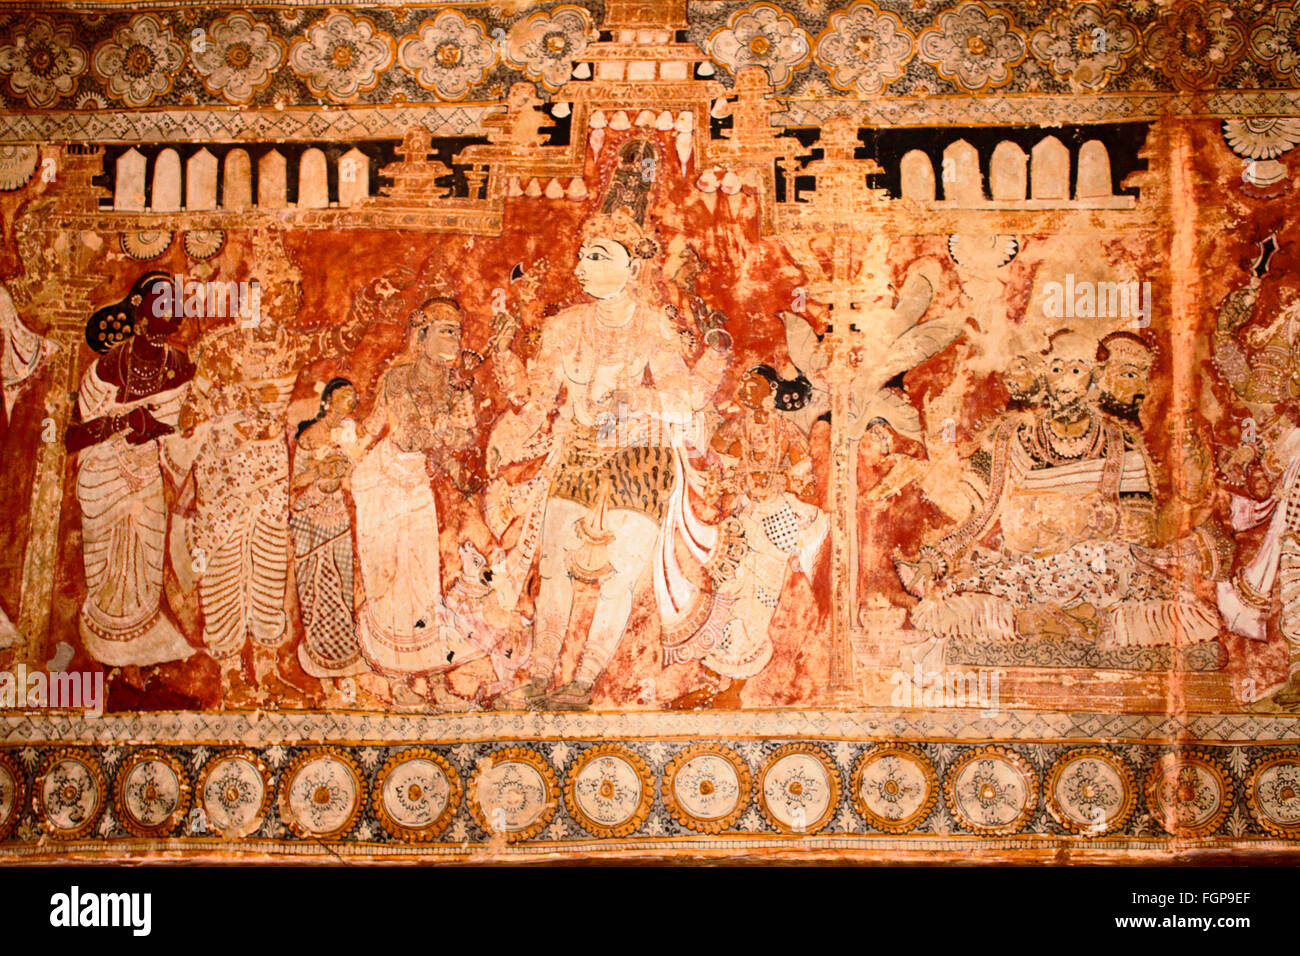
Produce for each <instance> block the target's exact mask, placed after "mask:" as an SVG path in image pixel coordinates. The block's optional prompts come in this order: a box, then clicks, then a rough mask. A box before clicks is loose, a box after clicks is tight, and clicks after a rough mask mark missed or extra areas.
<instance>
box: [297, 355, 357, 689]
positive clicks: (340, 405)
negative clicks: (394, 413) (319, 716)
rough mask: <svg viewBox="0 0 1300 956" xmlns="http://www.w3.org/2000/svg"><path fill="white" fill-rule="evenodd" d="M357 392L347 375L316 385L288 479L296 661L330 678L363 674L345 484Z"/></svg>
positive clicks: (354, 452)
mask: <svg viewBox="0 0 1300 956" xmlns="http://www.w3.org/2000/svg"><path fill="white" fill-rule="evenodd" d="M356 406H357V392H356V389H355V388H354V387H353V385H352V383H351V382H350V381H348V380H347V379H346V378H334V379H331V380H330V381H329V382H328V383H327V384H326V385H325V388H324V389H322V391H321V396H320V410H319V411H318V412H317V413H316V417H315V418H310V419H308V420H307V421H304V422H302V423H300V424H299V425H298V434H297V450H296V452H295V454H294V462H293V480H292V482H291V485H290V489H291V490H290V505H289V508H290V514H289V533H290V536H291V537H292V538H293V553H294V562H295V563H294V572H295V573H294V579H295V581H296V582H297V588H298V608H299V612H300V614H301V616H302V624H303V630H304V632H305V639H304V640H303V642H302V643H301V644H299V645H298V663H299V664H300V665H302V669H303V670H304V671H305V672H306V673H308V674H310V675H311V676H312V677H318V678H320V679H321V680H322V682H324V681H333V682H335V686H336V687H337V684H338V682H339V681H341V680H342V678H344V677H347V676H349V675H353V674H360V673H364V672H365V671H366V670H367V667H366V663H365V661H364V660H363V659H362V656H361V643H360V641H359V640H358V639H357V629H356V622H355V620H354V615H353V605H352V590H353V589H352V519H351V516H350V515H349V514H348V506H347V502H346V500H345V499H344V488H345V487H346V485H347V482H348V479H349V476H350V475H351V473H352V464H353V458H354V457H355V456H357V455H358V454H359V453H360V445H359V443H360V436H359V435H358V432H357V423H356V421H355V420H354V419H352V418H350V417H349V416H350V415H351V413H352V412H353V411H354V410H355V409H356Z"/></svg>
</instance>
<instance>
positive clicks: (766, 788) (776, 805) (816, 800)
mask: <svg viewBox="0 0 1300 956" xmlns="http://www.w3.org/2000/svg"><path fill="white" fill-rule="evenodd" d="M757 780H758V786H757V787H756V788H755V791H756V793H757V796H758V806H759V809H760V810H762V811H763V816H764V817H766V818H767V820H768V822H769V823H771V824H772V826H774V827H776V828H777V829H778V830H780V831H782V832H783V833H804V834H811V833H816V832H817V831H819V830H822V829H824V828H825V827H826V825H827V824H828V823H830V822H831V820H832V819H833V818H834V816H835V811H836V809H837V808H838V807H839V805H840V774H839V770H838V769H837V768H836V766H835V761H834V760H832V759H831V758H830V756H829V755H828V754H827V753H826V751H824V750H822V749H821V748H820V747H818V746H815V745H813V744H803V743H798V744H785V745H784V746H781V747H778V748H777V749H776V750H774V751H773V752H772V753H771V754H769V755H768V757H767V759H766V760H764V761H763V765H762V766H761V767H759V768H758V775H757Z"/></svg>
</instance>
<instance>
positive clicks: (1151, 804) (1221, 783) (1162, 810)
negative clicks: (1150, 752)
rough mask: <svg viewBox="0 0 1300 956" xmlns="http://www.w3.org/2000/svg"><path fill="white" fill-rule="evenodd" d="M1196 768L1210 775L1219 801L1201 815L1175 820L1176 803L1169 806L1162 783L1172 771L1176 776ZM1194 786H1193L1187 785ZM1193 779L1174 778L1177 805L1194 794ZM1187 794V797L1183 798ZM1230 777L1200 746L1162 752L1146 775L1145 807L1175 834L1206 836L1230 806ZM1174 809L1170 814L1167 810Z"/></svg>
mask: <svg viewBox="0 0 1300 956" xmlns="http://www.w3.org/2000/svg"><path fill="white" fill-rule="evenodd" d="M1197 770H1200V771H1202V772H1203V773H1205V774H1206V775H1207V776H1208V777H1210V778H1211V779H1212V780H1213V781H1214V783H1215V785H1216V786H1217V787H1218V790H1219V802H1218V806H1216V807H1215V808H1214V809H1213V810H1212V811H1210V812H1209V813H1206V814H1203V815H1202V817H1201V819H1200V820H1198V821H1196V822H1193V823H1190V824H1184V823H1180V822H1179V820H1178V809H1177V806H1171V805H1170V804H1168V803H1167V802H1166V800H1165V797H1164V794H1163V793H1162V792H1161V791H1162V790H1163V789H1164V786H1165V784H1166V783H1167V782H1168V781H1169V777H1170V775H1171V774H1177V776H1178V777H1179V778H1182V777H1184V773H1183V772H1184V771H1191V772H1192V773H1193V774H1195V773H1196V771H1197ZM1188 788H1193V789H1190V790H1189V789H1188ZM1194 788H1195V782H1194V781H1191V780H1187V779H1176V780H1175V781H1174V791H1173V793H1174V797H1175V799H1176V800H1178V801H1179V805H1185V804H1186V803H1188V802H1190V800H1191V799H1192V796H1193V790H1194ZM1184 794H1187V799H1184ZM1232 798H1233V788H1232V778H1231V776H1229V774H1228V771H1227V770H1226V769H1225V768H1224V767H1223V765H1222V764H1220V763H1219V762H1218V761H1217V760H1215V759H1214V758H1213V757H1211V756H1210V755H1209V754H1206V753H1203V752H1201V751H1199V750H1189V751H1183V752H1174V753H1167V754H1163V755H1162V756H1161V757H1160V758H1159V759H1158V760H1156V762H1155V763H1154V764H1153V765H1152V766H1151V769H1150V770H1149V771H1147V777H1146V799H1147V809H1148V810H1150V811H1151V815H1152V816H1153V817H1155V819H1156V821H1157V822H1158V823H1159V824H1160V825H1161V826H1162V827H1164V829H1165V830H1166V831H1167V832H1168V833H1170V834H1172V835H1173V836H1178V837H1200V836H1207V835H1209V834H1211V833H1213V832H1214V831H1215V830H1217V829H1218V828H1219V824H1221V823H1223V821H1224V820H1225V819H1226V818H1227V816H1228V811H1229V810H1231V809H1232ZM1171 810H1172V811H1173V813H1172V814H1171V813H1170V811H1171Z"/></svg>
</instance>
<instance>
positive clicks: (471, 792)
mask: <svg viewBox="0 0 1300 956" xmlns="http://www.w3.org/2000/svg"><path fill="white" fill-rule="evenodd" d="M510 763H519V764H522V765H524V766H526V767H529V768H531V769H532V770H533V771H534V772H535V773H536V774H537V775H538V776H539V777H540V778H541V781H542V789H543V795H542V801H541V805H540V809H539V811H538V813H537V816H535V817H534V818H533V819H532V820H530V821H529V822H528V823H526V824H524V825H523V826H521V827H519V828H518V829H514V830H510V829H507V830H501V831H499V832H500V834H501V835H502V836H504V837H505V839H506V842H508V843H518V842H521V841H523V840H527V839H530V838H531V837H534V836H536V835H537V834H538V833H540V832H541V831H542V829H543V828H544V827H545V826H546V825H547V824H548V823H550V822H551V819H552V818H553V817H554V816H555V812H556V810H557V809H558V807H559V800H560V786H559V781H558V779H557V778H556V775H555V768H554V767H552V766H551V763H550V761H549V760H547V759H546V758H545V757H543V756H542V755H541V754H540V753H538V752H537V751H536V750H530V749H529V748H527V747H503V748H502V749H501V750H496V751H493V752H492V753H490V754H488V755H487V756H485V757H482V758H480V759H479V761H478V764H477V766H475V768H474V772H473V773H471V774H470V776H469V783H468V785H467V786H466V788H465V791H466V796H467V799H468V801H469V810H470V813H471V814H472V815H473V817H474V819H475V820H476V821H477V822H478V825H479V826H480V827H481V828H482V829H483V830H484V831H486V832H488V833H492V834H495V833H497V832H498V831H497V830H496V829H495V828H494V827H493V824H492V820H491V817H490V816H489V815H488V814H487V813H486V812H484V810H483V804H482V803H481V801H480V800H479V795H478V792H479V787H480V786H481V785H482V784H483V782H484V778H485V777H486V776H487V775H488V774H489V773H491V772H492V771H494V770H496V769H498V768H500V767H501V766H502V765H503V764H510Z"/></svg>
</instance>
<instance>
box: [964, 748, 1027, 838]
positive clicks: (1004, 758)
mask: <svg viewBox="0 0 1300 956" xmlns="http://www.w3.org/2000/svg"><path fill="white" fill-rule="evenodd" d="M978 761H992V762H993V763H995V764H1000V765H1001V766H1002V767H1005V768H1009V769H1010V770H1012V771H1013V772H1015V773H1016V774H1018V775H1019V777H1020V785H1021V789H1022V790H1023V791H1024V801H1023V802H1022V803H1021V805H1020V807H1019V808H1018V809H1017V810H1016V813H1015V815H1014V816H1013V817H1011V818H1010V819H1008V820H1006V821H1004V822H1002V823H982V822H980V821H979V820H976V819H975V818H974V817H972V816H971V815H970V814H969V813H968V812H966V809H965V807H964V806H963V804H962V801H961V800H960V798H961V797H962V794H959V793H958V792H957V791H958V786H959V780H960V778H961V776H962V774H963V773H964V772H965V771H966V769H967V767H969V766H970V765H971V764H973V763H976V762H978ZM996 785H997V781H985V782H984V783H983V784H982V785H981V787H980V791H979V793H977V794H976V799H977V800H978V801H980V802H981V803H982V802H984V801H985V800H986V799H988V800H997V799H999V795H998V793H997V786H996ZM986 791H989V792H986ZM943 799H944V803H946V804H947V805H948V812H949V813H951V814H952V818H953V819H954V820H956V821H957V823H958V825H959V826H961V827H962V829H964V830H969V831H970V832H971V833H977V834H979V835H980V836H1010V835H1011V834H1013V833H1018V832H1020V830H1022V829H1024V826H1025V824H1026V823H1028V822H1029V819H1030V817H1032V816H1033V815H1034V810H1035V809H1036V808H1037V806H1038V774H1037V773H1035V772H1034V768H1033V767H1032V766H1031V765H1030V763H1029V761H1028V760H1026V759H1025V758H1024V757H1023V756H1022V755H1021V754H1020V753H1019V752H1018V751H1015V750H1012V749H1011V748H1009V747H1000V746H996V745H988V746H984V747H978V748H976V749H975V750H971V751H969V752H968V753H966V754H963V755H962V756H961V757H959V758H957V759H956V760H955V761H953V763H952V764H951V765H950V766H949V767H948V770H947V772H946V773H945V774H944V778H943Z"/></svg>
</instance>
